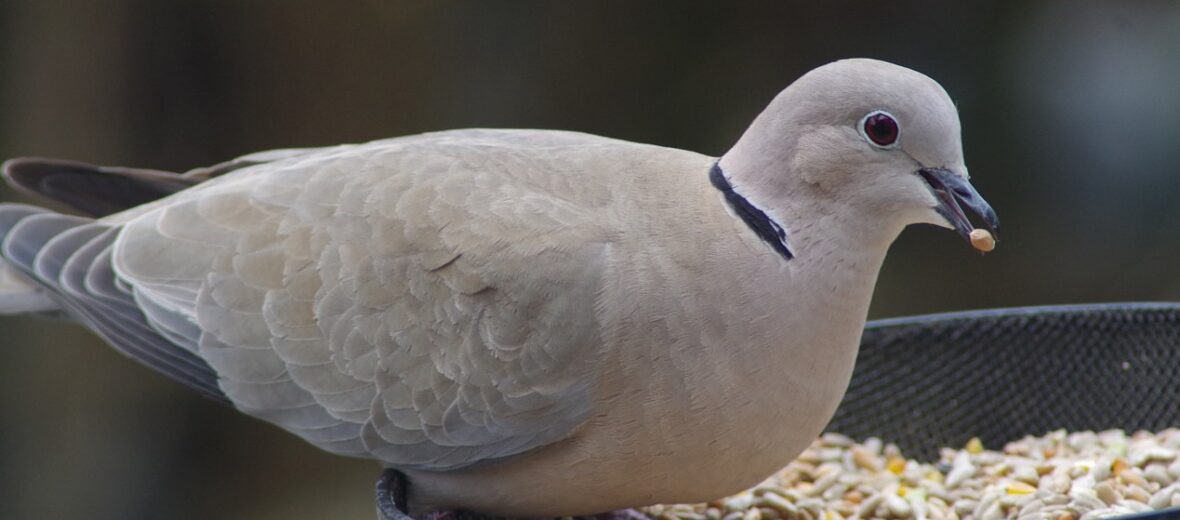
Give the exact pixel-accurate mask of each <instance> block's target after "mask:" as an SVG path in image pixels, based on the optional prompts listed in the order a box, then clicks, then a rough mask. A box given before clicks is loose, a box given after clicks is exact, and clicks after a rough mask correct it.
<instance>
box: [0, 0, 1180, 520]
mask: <svg viewBox="0 0 1180 520" xmlns="http://www.w3.org/2000/svg"><path fill="white" fill-rule="evenodd" d="M854 56H864V57H874V58H880V59H885V60H889V61H893V62H896V63H899V64H902V65H905V66H908V67H911V68H914V69H917V70H919V71H922V72H924V73H926V74H928V75H930V76H931V77H933V78H934V79H936V80H938V81H939V82H941V83H942V84H943V86H945V87H946V89H947V90H948V91H949V92H950V94H951V96H952V97H953V98H954V99H955V101H956V102H957V104H958V106H959V109H960V111H961V116H962V121H963V137H964V142H965V148H966V154H967V163H968V165H969V167H970V169H971V172H972V174H973V175H974V182H975V185H976V186H977V187H978V188H979V190H980V191H981V192H982V193H983V194H984V195H985V196H986V197H987V199H988V200H989V201H990V202H991V203H992V204H993V205H994V206H995V208H996V209H997V210H998V212H999V214H1000V216H1001V218H1002V220H1003V223H1004V225H1003V228H1002V233H1001V238H1002V242H1001V244H1000V246H999V248H998V249H997V251H996V252H995V253H993V254H990V255H988V256H987V257H981V256H980V255H978V254H974V253H973V252H972V251H971V250H970V249H969V248H968V247H967V246H966V245H965V244H964V243H963V242H962V240H961V239H959V238H958V237H957V236H955V235H953V234H951V233H949V232H946V231H942V230H937V229H933V228H915V229H913V230H910V231H908V232H907V233H905V234H904V235H903V236H902V238H901V239H900V240H899V242H898V243H897V244H896V245H895V246H894V248H893V250H892V251H891V253H890V256H889V259H888V261H887V262H886V264H885V267H884V270H883V272H882V274H881V280H880V284H879V286H878V288H877V292H876V296H875V301H874V304H873V309H872V316H873V317H887V316H900V315H908V314H918V313H927V312H940V311H950V310H958V309H969V308H981V307H996V306H1016V305H1030V304H1049V303H1070V302H1095V301H1118V300H1180V275H1178V273H1177V272H1176V269H1175V267H1174V266H1175V264H1176V258H1177V255H1180V238H1178V237H1180V234H1178V233H1177V231H1178V230H1180V204H1178V202H1180V199H1178V195H1180V167H1178V165H1180V88H1178V85H1180V59H1178V57H1180V3H1176V2H1166V1H1157V2H1144V1H1136V2H1103V3H1099V2H1079V1H1076V0H1059V1H1030V0H1022V1H980V2H954V3H952V2H907V1H894V2H850V1H832V2H781V1H775V2H741V3H736V2H725V3H722V2H676V3H672V2H663V3H656V2H633V1H599V2H578V3H574V2H535V1H518V2H503V1H487V2H478V3H477V2H451V1H437V2H411V1H390V0H369V1H352V2H291V1H285V0H269V1H263V0H176V1H171V0H108V1H105V2H65V1H56V0H0V157H14V156H22V155H42V156H50V157H62V158H71V159H78V160H83V161H90V162H95V163H100V164H114V165H128V166H143V167H151V168H158V169H176V170H184V169H188V168H191V167H194V166H201V165H207V164H211V163H215V162H219V161H222V160H225V159H228V158H231V157H234V156H236V155H239V154H243V153H247V152H252V151H256V150H261V149H267V148H276V147H294V146H317V145H328V144H336V143H342V142H355V141H365V140H370V139H375V138H381V137H388V136H395V135H402V134H412V133H418V132H424V131H430V130H440V129H447V128H456V127H471V126H488V127H533V128H559V129H571V130H580V131H585V132H591V133H597V134H602V135H607V136H612V137H618V138H623V139H629V140H634V141H643V142H649V143H655V144H660V145H666V146H673V147H680V148H686V149H691V150H697V151H701V152H705V153H709V154H721V153H723V152H724V151H725V150H726V149H727V148H728V146H729V145H730V144H731V143H733V142H734V140H735V139H736V138H737V137H738V136H739V135H740V133H741V132H742V131H743V129H744V128H745V126H746V125H747V124H748V123H749V121H750V120H751V119H752V118H753V117H754V116H755V115H756V114H757V113H758V112H759V111H760V110H761V109H762V108H763V106H764V105H765V104H766V103H767V102H768V101H769V100H770V98H771V97H773V96H774V95H775V94H776V93H777V92H778V91H779V90H780V89H782V88H783V87H785V86H786V85H787V84H789V83H790V82H791V81H792V80H793V79H794V78H796V77H798V76H799V75H800V74H802V73H804V72H806V71H807V70H809V69H811V68H813V67H815V66H818V65H821V64H823V63H826V62H828V61H832V60H835V59H838V58H845V57H854ZM0 195H2V196H3V197H4V198H5V199H8V200H11V199H12V198H14V197H15V195H13V194H12V193H11V192H4V193H2V194H0ZM0 348H2V353H3V358H2V359H3V361H2V362H0V518H4V519H26V518H29V519H59V518H60V519H65V518H87V519H91V520H93V519H156V518H160V519H163V518H167V519H177V520H179V519H202V518H218V519H243V520H245V519H251V520H258V519H319V518H341V519H371V518H374V514H373V505H372V504H373V502H372V485H373V481H374V479H375V478H376V476H377V473H378V470H377V467H376V466H375V465H374V464H372V463H369V462H363V461H355V460H345V459H340V458H336V457H333V456H330V455H327V454H324V453H321V452H319V451H318V450H316V449H314V448H311V447H310V446H307V445H305V444H304V443H303V442H302V441H299V440H296V439H295V438H294V437H292V436H290V435H288V434H285V433H283V432H281V431H279V430H278V429H276V428H273V427H270V426H268V425H266V424H263V423H261V422H259V421H255V420H252V419H249V418H246V417H244V416H241V415H239V414H238V413H236V412H233V411H232V410H229V409H227V408H223V407H221V406H219V405H216V404H213V403H209V402H206V401H203V400H201V399H199V398H196V397H194V396H192V395H189V394H188V393H187V392H186V391H185V390H184V389H183V388H182V387H181V386H179V385H177V384H174V383H171V382H169V381H167V380H165V379H163V378H162V377H160V376H157V375H155V374H153V373H152V372H150V371H148V370H147V369H144V368H142V367H140V366H138V365H136V364H134V363H132V362H130V361H127V360H125V359H123V358H122V357H120V356H119V355H117V354H115V353H114V352H113V351H111V350H110V349H108V348H106V347H104V346H103V345H101V344H100V343H99V342H98V341H97V340H96V339H95V338H94V337H93V336H92V335H90V334H88V333H87V332H85V331H83V330H81V329H79V328H78V327H75V326H72V325H67V324H64V323H61V322H54V321H44V320H37V319H29V318H3V319H0Z"/></svg>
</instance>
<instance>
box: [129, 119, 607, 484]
mask: <svg viewBox="0 0 1180 520" xmlns="http://www.w3.org/2000/svg"><path fill="white" fill-rule="evenodd" d="M603 141H605V140H600V139H598V138H592V137H589V136H582V135H578V134H565V133H552V134H551V133H534V134H530V135H529V136H525V135H521V134H520V133H519V132H506V131H505V132H497V131H471V132H454V133H444V134H427V135H425V136H415V137H411V138H406V139H396V140H387V141H382V142H376V143H371V144H367V145H357V146H351V147H338V148H331V149H323V150H318V151H310V152H307V153H298V154H291V155H286V156H282V157H281V158H279V159H278V160H275V161H274V162H271V163H268V164H264V165H256V166H244V167H240V168H237V167H236V168H235V169H234V171H231V172H229V173H226V174H224V175H220V176H218V177H216V178H214V179H212V180H210V181H208V182H206V183H203V184H201V185H199V186H197V187H196V188H193V189H190V190H186V191H185V192H182V193H179V194H177V195H176V196H174V197H173V199H172V200H171V201H170V202H169V203H168V204H164V205H161V206H159V207H157V208H154V209H151V210H149V211H144V212H142V213H140V214H137V215H134V216H130V217H126V218H127V219H128V221H127V222H126V225H125V227H124V228H123V231H122V232H121V233H120V235H119V239H118V241H117V243H116V245H115V249H114V266H115V269H116V270H117V271H118V273H119V274H120V276H121V277H122V279H124V280H125V281H126V282H127V283H128V284H129V285H130V286H131V287H132V288H133V290H134V291H135V294H136V295H137V296H138V297H139V298H140V300H141V304H140V305H141V307H142V308H143V309H145V313H146V314H147V316H148V317H149V319H150V320H152V322H153V324H156V326H157V328H158V329H160V330H162V331H168V334H170V335H176V336H180V337H189V336H190V335H191V334H192V333H193V330H192V329H191V328H188V327H186V326H185V321H184V320H180V321H177V319H176V317H177V316H187V317H190V318H191V323H194V324H196V326H197V327H198V329H199V337H198V338H197V341H196V344H197V350H198V352H200V353H201V355H202V356H203V357H204V358H205V359H206V360H207V361H208V362H209V364H210V365H211V366H212V367H213V368H214V369H215V370H216V371H217V373H218V374H219V376H220V377H221V387H222V389H223V390H224V391H225V393H226V395H227V396H229V398H230V399H231V400H232V401H233V402H234V403H235V404H236V405H237V406H238V407H239V408H241V409H242V410H244V411H246V412H248V413H251V414H254V415H256V416H259V417H262V418H264V419H266V420H269V421H272V422H275V423H277V424H279V425H280V426H283V427H285V428H287V429H289V430H291V431H293V432H294V433H296V434H299V435H301V436H303V437H304V438H306V439H308V440H309V441H311V442H313V443H316V444H318V445H320V446H321V447H324V448H326V449H329V450H333V451H337V452H340V453H348V454H359V453H367V454H369V455H370V456H374V457H377V458H379V459H381V460H383V461H384V462H386V463H388V464H390V465H394V466H399V467H405V468H423V469H431V470H446V469H453V468H459V467H463V466H467V465H470V464H474V463H477V462H482V461H487V460H494V459H497V458H502V457H506V456H510V455H513V454H516V453H520V452H522V451H526V450H529V449H533V448H536V447H539V446H543V445H545V444H548V443H551V442H555V441H558V440H560V439H563V438H565V437H567V436H569V435H571V434H572V433H573V432H574V431H575V430H576V428H577V427H578V426H579V425H580V424H582V422H583V421H585V420H586V418H587V417H588V416H589V413H590V407H591V391H592V386H593V381H592V380H591V378H590V377H589V374H590V373H591V371H590V370H589V369H588V368H587V367H588V366H589V363H590V362H591V359H589V352H590V351H591V350H592V349H593V348H594V346H595V345H597V344H599V342H600V341H601V338H599V336H598V334H599V332H598V325H597V323H596V321H595V318H594V316H595V309H594V299H595V295H596V294H597V291H598V289H599V284H600V277H601V273H602V270H603V264H604V262H605V260H606V259H605V255H606V251H607V250H608V249H607V248H606V247H605V246H604V245H603V244H604V243H605V242H606V240H607V238H606V235H607V233H606V232H605V231H604V230H603V228H602V226H601V223H602V222H603V221H604V220H605V216H604V215H603V213H602V209H601V208H602V206H603V201H604V200H606V199H607V194H606V193H605V192H604V191H603V190H602V189H601V187H597V186H594V185H591V186H589V187H587V186H585V185H582V184H580V183H579V178H580V177H581V176H582V175H584V173H585V172H584V171H582V170H581V169H579V168H577V167H574V168H571V167H570V165H571V164H573V165H577V164H579V161H589V160H591V159H593V158H594V157H595V156H596V155H595V154H601V153H602V151H601V146H600V145H603ZM589 168H590V167H589V166H586V169H589ZM566 190H575V191H573V192H568V193H567V192H566Z"/></svg>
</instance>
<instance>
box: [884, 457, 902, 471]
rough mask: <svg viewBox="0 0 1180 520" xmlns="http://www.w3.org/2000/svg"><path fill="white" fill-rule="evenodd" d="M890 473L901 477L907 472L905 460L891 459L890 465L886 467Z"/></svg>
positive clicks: (899, 458)
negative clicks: (902, 473)
mask: <svg viewBox="0 0 1180 520" xmlns="http://www.w3.org/2000/svg"><path fill="white" fill-rule="evenodd" d="M886 468H888V469H889V472H890V473H893V474H894V475H901V472H903V471H905V459H903V458H901V457H892V458H890V459H889V464H888V465H887V466H886Z"/></svg>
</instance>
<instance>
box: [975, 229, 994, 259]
mask: <svg viewBox="0 0 1180 520" xmlns="http://www.w3.org/2000/svg"><path fill="white" fill-rule="evenodd" d="M971 246H972V247H974V248H975V249H978V250H980V251H981V252H984V253H986V252H988V251H991V250H992V249H995V248H996V239H995V237H993V236H992V234H991V233H990V232H988V230H986V229H980V228H975V229H972V230H971Z"/></svg>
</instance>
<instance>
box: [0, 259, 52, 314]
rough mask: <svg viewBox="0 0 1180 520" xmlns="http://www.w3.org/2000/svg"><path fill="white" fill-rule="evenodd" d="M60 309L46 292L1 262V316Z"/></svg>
mask: <svg viewBox="0 0 1180 520" xmlns="http://www.w3.org/2000/svg"><path fill="white" fill-rule="evenodd" d="M59 309H60V307H59V306H58V305H57V303H55V302H54V301H53V299H51V298H50V297H49V295H48V294H46V293H45V290H44V289H42V288H40V287H38V286H37V285H35V284H33V283H30V282H29V281H28V280H27V279H26V278H25V277H24V276H22V275H21V274H20V272H18V271H17V270H16V269H15V268H14V267H12V266H10V265H8V264H7V263H6V262H4V261H3V260H0V314H25V313H32V312H51V311H55V310H59Z"/></svg>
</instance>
